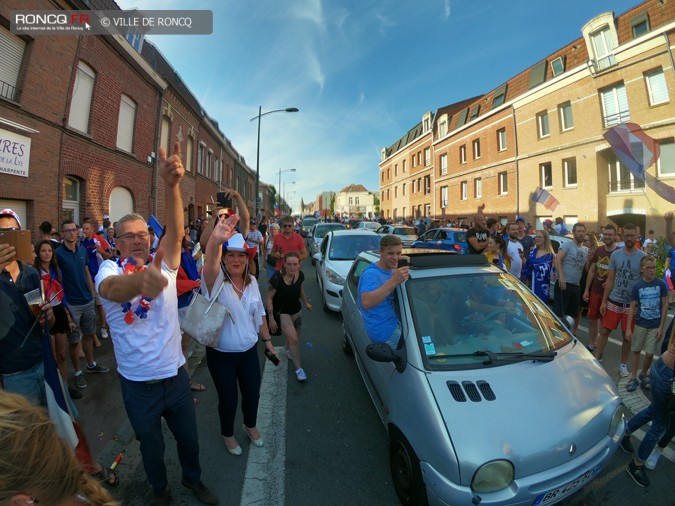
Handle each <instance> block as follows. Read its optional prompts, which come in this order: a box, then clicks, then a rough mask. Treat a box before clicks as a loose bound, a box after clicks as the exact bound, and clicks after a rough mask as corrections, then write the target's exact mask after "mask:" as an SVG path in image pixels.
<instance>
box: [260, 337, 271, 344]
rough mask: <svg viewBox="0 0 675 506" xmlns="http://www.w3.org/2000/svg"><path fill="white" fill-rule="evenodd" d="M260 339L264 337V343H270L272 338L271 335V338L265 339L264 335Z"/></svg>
mask: <svg viewBox="0 0 675 506" xmlns="http://www.w3.org/2000/svg"><path fill="white" fill-rule="evenodd" d="M260 339H262V342H263V343H269V342H270V341H271V340H272V338H271V337H270V338H269V339H265V338H264V337H261V338H260Z"/></svg>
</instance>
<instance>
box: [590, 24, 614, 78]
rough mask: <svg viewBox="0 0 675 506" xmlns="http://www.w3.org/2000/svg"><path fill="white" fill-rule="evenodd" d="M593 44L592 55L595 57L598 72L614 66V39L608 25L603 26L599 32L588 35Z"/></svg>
mask: <svg viewBox="0 0 675 506" xmlns="http://www.w3.org/2000/svg"><path fill="white" fill-rule="evenodd" d="M590 39H591V43H592V44H593V54H594V55H595V64H596V65H597V68H598V70H604V69H606V68H608V67H611V66H612V65H615V64H616V58H615V57H614V53H613V51H614V49H616V47H615V45H614V38H613V37H612V33H611V32H610V29H609V25H605V26H604V27H602V28H601V29H599V30H596V31H595V32H593V33H591V34H590Z"/></svg>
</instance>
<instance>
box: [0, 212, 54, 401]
mask: <svg viewBox="0 0 675 506" xmlns="http://www.w3.org/2000/svg"><path fill="white" fill-rule="evenodd" d="M14 230H21V222H20V221H19V216H18V215H17V214H16V213H15V212H14V211H12V210H11V209H3V210H2V211H0V232H10V231H14ZM0 271H1V272H0V307H2V311H0V377H1V378H2V379H1V381H0V390H3V389H4V390H7V391H8V392H12V393H16V394H21V395H23V396H24V397H26V398H27V399H28V400H29V401H30V402H31V403H33V404H35V405H41V406H45V407H46V406H47V400H46V397H45V379H44V378H45V373H44V367H43V362H42V353H43V350H42V330H41V328H40V325H36V324H35V316H34V314H33V312H32V311H31V308H30V306H29V305H28V302H27V301H26V297H25V296H24V295H25V294H26V293H28V292H31V291H33V290H39V289H40V274H39V273H38V272H37V270H36V269H34V268H33V267H32V266H30V265H26V264H24V263H23V262H19V261H17V259H16V251H15V249H14V247H12V246H10V245H9V244H0ZM44 309H45V310H46V311H47V315H46V316H47V320H48V321H49V324H50V325H53V324H54V313H53V312H52V310H51V308H50V307H49V306H46V307H45V308H44ZM40 323H41V324H43V323H44V319H42V320H41V321H40Z"/></svg>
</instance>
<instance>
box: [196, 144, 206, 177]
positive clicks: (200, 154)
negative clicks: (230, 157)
mask: <svg viewBox="0 0 675 506" xmlns="http://www.w3.org/2000/svg"><path fill="white" fill-rule="evenodd" d="M205 150H206V143H204V142H203V141H199V147H198V148H197V174H204V151H205Z"/></svg>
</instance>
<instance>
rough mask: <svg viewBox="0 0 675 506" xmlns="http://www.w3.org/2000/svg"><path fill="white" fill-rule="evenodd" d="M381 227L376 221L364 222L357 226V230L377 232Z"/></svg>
mask: <svg viewBox="0 0 675 506" xmlns="http://www.w3.org/2000/svg"><path fill="white" fill-rule="evenodd" d="M381 226H382V225H380V224H379V223H378V222H376V221H362V222H360V223H359V224H358V225H357V226H356V230H372V231H373V232H375V231H376V230H377V229H378V228H380V227H381Z"/></svg>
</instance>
